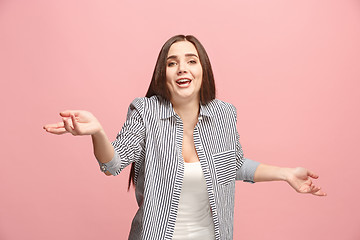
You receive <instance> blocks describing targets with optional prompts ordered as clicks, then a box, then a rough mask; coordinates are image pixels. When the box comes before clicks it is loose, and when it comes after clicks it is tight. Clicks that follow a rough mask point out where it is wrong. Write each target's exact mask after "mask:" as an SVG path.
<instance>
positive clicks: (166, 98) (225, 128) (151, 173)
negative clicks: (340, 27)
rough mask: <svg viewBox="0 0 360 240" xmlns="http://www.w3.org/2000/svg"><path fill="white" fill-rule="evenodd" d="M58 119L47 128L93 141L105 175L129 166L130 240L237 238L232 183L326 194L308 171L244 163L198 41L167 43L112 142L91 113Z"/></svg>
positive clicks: (232, 113)
mask: <svg viewBox="0 0 360 240" xmlns="http://www.w3.org/2000/svg"><path fill="white" fill-rule="evenodd" d="M60 115H61V116H62V120H63V121H62V122H59V123H56V124H49V125H46V126H44V129H45V130H46V131H47V132H49V133H53V134H63V133H71V134H73V135H91V137H92V141H93V146H94V154H95V157H96V159H97V160H98V162H99V164H100V166H101V169H102V171H103V172H104V173H105V174H106V175H114V176H115V175H118V174H119V173H120V172H121V170H122V169H124V168H125V167H126V166H128V165H129V164H130V163H132V170H131V176H130V180H131V181H132V182H133V184H134V185H135V194H136V199H137V202H138V205H139V209H138V211H137V213H136V215H135V217H134V219H133V222H132V227H131V230H130V235H129V239H151V240H153V239H221V240H224V239H232V237H233V219H234V218H233V217H234V196H235V180H243V181H249V182H261V181H275V180H283V181H287V182H288V183H289V184H290V186H291V187H293V188H294V189H295V190H296V191H297V192H300V193H310V194H314V195H317V196H325V195H326V194H325V193H324V192H323V191H322V190H320V188H319V187H317V186H315V185H314V184H313V182H312V181H311V178H318V176H317V175H316V174H315V173H312V172H311V171H309V170H307V169H304V168H280V167H275V166H268V165H264V164H259V163H257V162H255V161H252V160H249V159H246V158H244V156H243V152H242V148H241V145H240V143H239V135H238V133H237V130H236V109H235V107H234V106H233V105H231V104H229V103H226V102H223V101H220V100H218V99H215V83H214V78H213V73H212V69H211V65H210V61H209V58H208V56H207V54H206V51H205V49H204V47H203V46H202V45H201V43H200V42H199V41H198V40H197V39H196V38H195V37H193V36H189V35H188V36H184V35H177V36H174V37H172V38H170V39H169V40H168V41H167V42H166V43H165V44H164V46H163V47H162V49H161V51H160V54H159V57H158V59H157V63H156V66H155V70H154V74H153V77H152V80H151V83H150V87H149V89H148V92H147V94H146V97H143V98H136V99H135V100H134V101H133V102H132V103H131V104H130V107H129V110H128V115H127V120H126V122H125V124H124V126H123V128H122V130H121V131H120V132H119V134H118V135H117V138H116V140H115V141H114V142H109V140H108V137H107V135H106V134H105V132H104V130H103V128H102V126H101V124H100V123H99V122H98V120H97V119H96V118H95V116H93V115H92V114H91V113H90V112H87V111H64V112H61V113H60ZM129 184H130V181H129Z"/></svg>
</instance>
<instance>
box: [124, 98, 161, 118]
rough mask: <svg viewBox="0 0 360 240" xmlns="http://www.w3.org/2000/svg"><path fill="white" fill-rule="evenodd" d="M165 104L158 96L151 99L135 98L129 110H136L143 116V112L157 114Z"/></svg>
mask: <svg viewBox="0 0 360 240" xmlns="http://www.w3.org/2000/svg"><path fill="white" fill-rule="evenodd" d="M166 104H167V102H166V101H165V100H164V99H162V98H161V97H159V96H156V95H155V96H152V97H137V98H135V99H134V100H133V101H132V102H131V104H130V107H129V108H130V109H136V110H137V111H138V112H139V113H140V114H144V112H152V113H154V112H158V111H159V109H160V108H161V107H162V106H163V105H166Z"/></svg>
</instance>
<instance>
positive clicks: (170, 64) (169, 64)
mask: <svg viewBox="0 0 360 240" xmlns="http://www.w3.org/2000/svg"><path fill="white" fill-rule="evenodd" d="M175 64H176V62H169V63H168V64H167V66H168V67H172V66H174V65H175Z"/></svg>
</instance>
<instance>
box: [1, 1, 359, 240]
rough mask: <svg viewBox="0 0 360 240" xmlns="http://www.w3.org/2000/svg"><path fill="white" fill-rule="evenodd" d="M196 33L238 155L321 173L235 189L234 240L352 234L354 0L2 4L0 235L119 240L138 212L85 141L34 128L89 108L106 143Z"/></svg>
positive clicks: (10, 239)
mask: <svg viewBox="0 0 360 240" xmlns="http://www.w3.org/2000/svg"><path fill="white" fill-rule="evenodd" d="M179 33H185V34H193V35H195V36H197V37H198V38H199V39H200V40H201V41H202V43H203V44H204V46H205V48H206V49H207V51H208V54H209V56H210V59H211V61H212V65H213V69H214V73H215V78H216V83H217V89H218V98H220V99H222V100H225V101H228V102H231V103H233V104H234V105H235V106H236V107H237V109H238V115H239V121H238V130H239V132H240V136H241V143H242V145H243V148H244V152H245V155H246V157H248V158H251V159H254V160H257V161H260V162H263V163H268V164H273V165H279V166H289V167H295V166H304V167H308V168H310V169H312V170H314V171H315V172H317V173H319V174H320V179H319V180H318V181H317V183H318V184H319V185H321V186H322V187H323V189H324V190H325V191H327V192H328V196H327V197H325V198H319V197H313V196H309V195H300V194H297V193H296V192H294V191H293V190H292V189H291V188H290V187H288V186H287V184H286V183H280V182H274V183H257V184H246V183H242V182H239V183H237V186H236V188H237V189H236V190H237V192H236V206H235V226H234V229H235V230H234V239H251V240H260V239H261V240H263V239H276V240H285V239H292V240H298V239H301V240H303V239H309V240H312V239H342V240H356V239H360V209H359V207H358V203H359V202H360V194H359V177H358V175H359V170H360V169H359V167H360V161H359V135H360V127H359V122H360V112H359V103H360V101H359V100H360V82H359V80H360V57H359V56H360V44H359V43H360V2H359V1H356V0H352V1H350V0H347V1H329V0H319V1H310V0H308V1H289V0H276V1H260V0H258V1H253V0H252V1H242V0H241V1H240V0H236V1H235V0H234V1H220V2H219V1H209V0H207V1H205V0H203V1H190V0H184V1H181V2H176V1H175V2H168V1H155V2H154V1H130V0H122V1H94V0H87V1H73V0H71V1H70V0H67V1H55V0H51V1H50V0H34V1H17V0H14V1H10V0H2V1H0V80H1V87H0V89H1V90H0V93H1V94H0V98H1V99H0V100H1V118H0V126H1V139H0V141H1V160H0V161H1V167H0V194H1V196H0V239H1V240H20V239H21V240H23V239H52V240H60V239H70V240H72V239H87V240H91V239H94V240H95V239H127V235H128V232H129V229H130V224H131V220H132V217H133V215H134V213H135V211H136V208H137V206H136V202H135V197H134V191H133V190H131V191H130V193H128V192H127V190H126V188H127V179H128V173H129V169H126V170H125V171H124V172H123V173H122V174H121V175H120V176H118V177H106V176H104V175H103V174H102V173H100V171H99V170H98V165H97V163H96V161H95V158H94V157H93V154H92V146H91V139H90V137H73V136H71V135H64V136H55V135H50V134H47V133H45V131H43V130H42V126H43V125H44V124H47V123H53V122H57V121H59V120H60V118H59V116H58V113H59V112H60V111H62V110H65V109H86V110H89V111H91V112H93V113H94V114H95V116H97V117H98V119H99V120H100V121H101V123H102V125H103V127H104V128H105V130H106V132H107V133H108V136H109V138H110V139H114V138H115V136H116V133H117V132H118V131H119V130H120V129H121V126H122V124H123V122H124V120H125V117H126V112H127V107H128V105H129V103H130V102H131V101H132V100H133V99H134V98H135V97H139V96H144V94H145V92H146V90H147V87H148V84H149V82H150V78H151V75H152V71H153V68H154V65H155V61H156V58H157V54H158V52H159V50H160V47H161V46H162V44H163V43H164V42H165V41H166V40H167V39H168V38H169V37H171V36H173V35H175V34H179Z"/></svg>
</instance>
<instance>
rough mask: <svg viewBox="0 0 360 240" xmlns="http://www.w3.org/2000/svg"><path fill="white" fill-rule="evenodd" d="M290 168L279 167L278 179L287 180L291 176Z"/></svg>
mask: <svg viewBox="0 0 360 240" xmlns="http://www.w3.org/2000/svg"><path fill="white" fill-rule="evenodd" d="M291 174H292V169H291V168H281V173H280V180H282V181H286V182H288V181H289V179H290V178H291Z"/></svg>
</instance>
